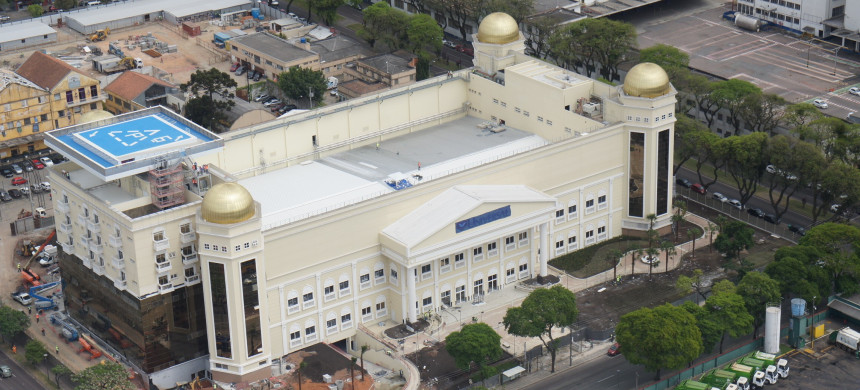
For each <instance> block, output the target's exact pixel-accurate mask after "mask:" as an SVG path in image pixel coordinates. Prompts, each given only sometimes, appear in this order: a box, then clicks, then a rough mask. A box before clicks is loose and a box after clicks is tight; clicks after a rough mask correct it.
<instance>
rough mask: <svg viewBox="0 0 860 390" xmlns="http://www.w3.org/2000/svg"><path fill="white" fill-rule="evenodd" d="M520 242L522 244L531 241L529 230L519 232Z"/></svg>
mask: <svg viewBox="0 0 860 390" xmlns="http://www.w3.org/2000/svg"><path fill="white" fill-rule="evenodd" d="M519 242H520V244H519V245H520V246H523V245H527V244H528V243H529V232H522V233H520V234H519Z"/></svg>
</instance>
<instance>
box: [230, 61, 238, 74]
mask: <svg viewBox="0 0 860 390" xmlns="http://www.w3.org/2000/svg"><path fill="white" fill-rule="evenodd" d="M236 69H239V63H238V62H234V63H233V65H232V66H230V71H231V72H235V71H236Z"/></svg>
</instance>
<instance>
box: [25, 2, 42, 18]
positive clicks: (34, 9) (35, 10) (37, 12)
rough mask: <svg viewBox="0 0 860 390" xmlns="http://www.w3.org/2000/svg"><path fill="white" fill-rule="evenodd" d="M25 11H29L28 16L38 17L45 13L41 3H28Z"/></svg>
mask: <svg viewBox="0 0 860 390" xmlns="http://www.w3.org/2000/svg"><path fill="white" fill-rule="evenodd" d="M27 12H29V13H30V16H32V17H34V18H38V17H40V16H42V14H44V13H45V9H44V8H42V6H41V5H38V4H30V5H29V6H27Z"/></svg>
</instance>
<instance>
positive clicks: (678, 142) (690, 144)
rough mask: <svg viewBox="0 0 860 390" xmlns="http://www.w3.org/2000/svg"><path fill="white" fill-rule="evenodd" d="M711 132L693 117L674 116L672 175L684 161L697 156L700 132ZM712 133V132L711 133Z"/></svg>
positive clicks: (675, 173) (676, 172)
mask: <svg viewBox="0 0 860 390" xmlns="http://www.w3.org/2000/svg"><path fill="white" fill-rule="evenodd" d="M706 132H707V133H711V131H710V130H708V129H707V128H706V127H705V126H704V125H702V124H701V123H699V121H697V120H695V119H690V118H687V116H686V115H678V116H677V117H676V118H675V158H674V163H675V166H674V167H672V175H673V176H674V175H677V174H678V170H679V169H681V167H682V166H683V165H684V163H685V162H687V161H688V160H690V159H691V158H693V157H698V156H699V148H698V147H697V145H696V144H697V140H698V138H699V137H700V134H701V133H706ZM712 134H713V133H712Z"/></svg>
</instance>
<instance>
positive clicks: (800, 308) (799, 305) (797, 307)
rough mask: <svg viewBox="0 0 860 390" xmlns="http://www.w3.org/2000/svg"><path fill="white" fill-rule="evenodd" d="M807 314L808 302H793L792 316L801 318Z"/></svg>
mask: <svg viewBox="0 0 860 390" xmlns="http://www.w3.org/2000/svg"><path fill="white" fill-rule="evenodd" d="M804 314H806V301H805V300H803V299H801V298H794V299H792V300H791V316H792V317H801V316H803V315H804Z"/></svg>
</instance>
